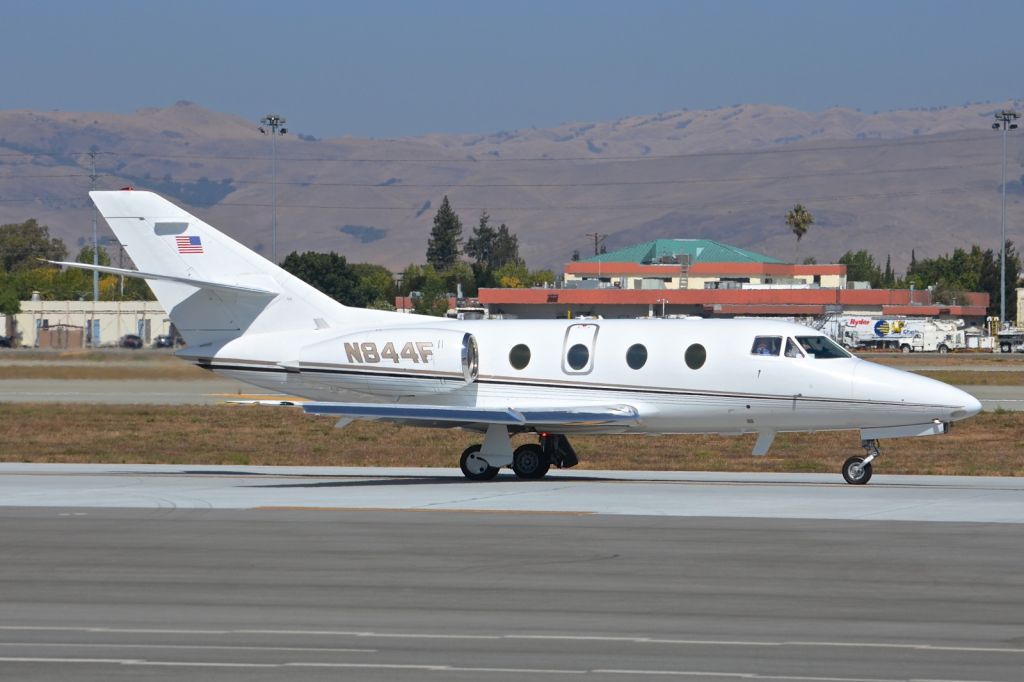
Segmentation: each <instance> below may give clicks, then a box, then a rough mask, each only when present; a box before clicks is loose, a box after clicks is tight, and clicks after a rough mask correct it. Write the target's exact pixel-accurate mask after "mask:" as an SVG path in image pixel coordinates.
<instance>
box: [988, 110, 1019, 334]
mask: <svg viewBox="0 0 1024 682" xmlns="http://www.w3.org/2000/svg"><path fill="white" fill-rule="evenodd" d="M1018 118H1020V114H1018V113H1017V112H1016V111H1014V110H1013V109H1003V110H1002V111H997V112H996V122H995V123H993V124H992V130H1000V129H1002V131H1003V212H1002V219H1001V220H1000V225H1001V228H1002V230H1001V236H1002V239H1001V240H1000V241H999V324H1000V327H1001V326H1002V325H1003V324H1006V133H1007V131H1010V130H1016V129H1017V124H1016V123H1014V121H1015V120H1017V119H1018ZM1013 276H1014V277H1016V276H1017V273H1013ZM1018 322H1019V320H1018Z"/></svg>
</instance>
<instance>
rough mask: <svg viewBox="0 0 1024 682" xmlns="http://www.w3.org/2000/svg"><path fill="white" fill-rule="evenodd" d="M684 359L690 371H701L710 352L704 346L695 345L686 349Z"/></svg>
mask: <svg viewBox="0 0 1024 682" xmlns="http://www.w3.org/2000/svg"><path fill="white" fill-rule="evenodd" d="M683 358H684V359H685V360H686V366H687V367H689V368H690V369H700V368H701V367H703V366H704V363H705V362H706V361H707V359H708V352H707V351H706V350H705V349H704V346H702V345H700V344H699V343H695V344H693V345H691V346H690V347H689V348H687V349H686V354H685V355H684V356H683Z"/></svg>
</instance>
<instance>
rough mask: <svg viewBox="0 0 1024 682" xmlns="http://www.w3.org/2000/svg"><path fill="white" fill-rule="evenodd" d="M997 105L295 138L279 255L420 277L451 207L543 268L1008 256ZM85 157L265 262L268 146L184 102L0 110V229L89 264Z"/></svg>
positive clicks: (284, 164) (233, 121)
mask: <svg viewBox="0 0 1024 682" xmlns="http://www.w3.org/2000/svg"><path fill="white" fill-rule="evenodd" d="M1003 106H1018V107H1019V103H1017V102H1007V103H999V104H974V105H964V106H959V107H949V108H933V109H928V110H915V111H893V112H884V113H874V114H866V113H862V112H858V111H852V110H848V109H830V110H827V111H824V112H821V113H807V112H802V111H796V110H793V109H788V108H785V107H779V106H771V105H737V106H734V107H727V108H722V109H716V110H711V111H676V112H669V113H663V114H658V115H653V116H638V117H631V118H625V119H621V120H618V121H614V122H603V123H602V122H598V123H573V124H566V125H563V126H560V127H558V128H552V129H546V130H534V129H529V130H517V131H510V132H498V133H495V134H492V135H484V136H480V135H426V136H421V137H416V138H402V139H393V140H374V139H357V138H347V137H346V138H339V139H333V140H316V139H313V138H311V137H309V136H304V135H303V136H299V135H295V134H292V133H289V134H288V135H287V136H285V137H283V138H282V139H281V140H280V145H279V148H278V152H279V161H278V181H279V185H278V202H279V232H278V239H279V255H281V257H283V255H284V254H285V253H287V252H289V251H291V250H307V249H314V250H335V251H338V252H341V253H343V254H345V255H346V256H347V257H349V258H350V259H351V260H354V261H371V262H378V263H383V264H385V265H388V266H390V267H392V268H396V269H397V268H401V267H403V266H404V265H406V264H408V263H410V262H418V261H422V260H423V254H424V252H425V249H426V240H427V234H428V232H429V229H430V224H431V219H432V217H433V213H434V211H435V210H436V208H437V206H438V203H439V202H440V199H441V197H442V196H444V195H446V194H447V195H448V196H449V198H450V199H451V201H452V203H453V205H454V207H455V209H456V210H457V211H458V212H459V213H460V215H461V216H462V218H463V223H464V225H465V232H466V233H467V234H468V232H469V229H470V228H471V226H472V225H473V224H475V223H476V221H477V218H478V216H479V213H480V211H481V210H483V209H486V210H487V211H488V212H489V213H490V214H491V217H492V220H493V221H495V222H499V223H500V222H505V223H507V224H508V225H509V226H510V227H511V228H512V230H513V231H515V232H516V233H518V234H519V236H520V242H521V244H522V246H523V254H524V256H525V257H526V259H527V261H528V263H529V264H530V265H531V266H533V267H541V266H549V267H556V268H557V267H560V266H561V264H562V263H564V262H565V261H566V260H568V259H569V257H570V255H571V253H572V251H573V250H574V249H580V251H581V252H582V253H583V255H587V253H588V240H587V238H586V236H585V235H586V234H587V233H592V232H599V233H603V234H608V235H610V236H609V238H608V240H607V245H608V247H609V248H615V247H618V246H622V245H625V244H629V243H632V242H635V241H641V240H645V239H651V238H655V237H708V238H713V239H719V240H721V241H725V242H729V243H732V244H736V245H737V246H742V247H745V248H750V249H754V250H757V251H762V252H764V253H768V254H770V255H773V256H777V257H780V258H785V259H794V258H800V259H802V258H804V257H806V256H813V257H815V258H817V259H818V260H819V261H829V260H834V259H836V258H838V257H839V256H840V255H841V254H842V253H843V252H845V251H846V250H848V249H853V250H856V249H867V250H869V251H871V252H872V253H874V254H875V256H876V257H877V258H878V259H880V260H881V261H884V259H885V257H886V255H887V254H891V256H892V258H893V263H894V265H895V266H897V267H898V268H901V267H904V266H905V265H906V263H907V262H908V261H909V259H910V253H911V250H912V249H916V252H917V254H918V255H919V256H927V255H934V254H938V253H942V252H946V251H949V250H951V249H953V248H955V247H958V246H967V245H970V244H971V243H979V244H983V245H984V246H986V247H991V248H998V242H999V211H1000V194H999V190H1000V170H1001V166H1000V163H1001V136H1000V135H999V134H997V133H995V132H993V131H992V130H991V129H990V126H991V122H992V114H993V112H994V111H995V110H996V109H998V108H1001V107H1003ZM298 123H299V126H298V127H299V129H300V130H301V122H298ZM90 149H94V150H96V151H97V152H98V153H97V155H96V164H97V169H98V172H99V173H100V177H99V178H98V180H97V183H96V186H97V187H98V188H101V189H104V188H118V187H121V186H125V185H133V186H135V187H138V188H147V189H153V190H155V191H158V192H160V193H162V194H164V195H165V196H167V197H168V198H170V199H172V200H174V201H177V202H179V203H182V204H184V205H185V206H186V207H188V208H189V209H190V210H192V211H193V212H195V213H196V214H198V215H200V216H201V217H203V218H204V219H205V220H207V221H209V222H211V223H213V224H214V225H217V226H219V227H221V228H222V229H224V230H225V231H226V232H228V233H229V234H231V235H232V236H234V237H235V238H236V239H239V240H240V241H242V242H243V243H245V244H248V245H250V246H252V247H254V248H257V249H259V250H261V251H262V252H263V253H265V254H267V253H268V252H269V246H268V245H269V243H270V177H271V171H270V141H269V139H268V138H266V137H264V136H262V135H260V134H259V132H258V131H257V130H256V124H255V123H253V122H251V121H248V120H245V119H242V118H239V117H236V116H231V115H227V114H222V113H218V112H213V111H209V110H206V109H203V108H202V107H200V106H197V105H195V104H191V103H188V102H179V103H178V104H175V105H173V106H170V107H167V108H163V109H144V110H140V111H138V112H136V113H134V114H131V115H117V114H108V113H72V112H36V111H0V222H3V223H8V222H20V221H22V220H24V219H26V218H30V217H34V218H37V219H39V220H40V221H42V222H44V223H46V224H48V225H49V226H50V228H51V232H52V233H53V234H54V235H56V236H60V237H62V238H64V239H65V241H67V242H68V244H69V247H70V248H71V249H72V250H75V249H77V246H78V244H80V243H81V240H83V239H85V238H86V237H87V236H88V235H89V234H91V217H92V214H91V211H90V204H89V202H88V199H87V197H86V192H87V191H88V189H89V186H90V183H89V177H88V175H89V169H90V159H89V157H88V155H87V152H88V151H89V150H90ZM1008 159H1009V162H1008V167H1007V176H1008V178H1009V179H1011V180H1012V182H1011V183H1010V185H1009V190H1008V197H1007V198H1008V220H1007V230H1008V235H1009V236H1010V238H1011V239H1014V240H1015V241H1017V242H1018V243H1024V210H1022V200H1024V187H1022V184H1021V180H1020V178H1021V175H1022V174H1024V141H1022V140H1021V136H1020V135H1019V134H1016V133H1015V134H1012V135H1011V139H1010V146H1009V154H1008ZM796 202H801V203H804V204H806V205H807V206H808V208H809V209H810V210H811V212H812V213H813V214H814V216H815V218H816V221H817V222H816V225H815V226H813V227H812V228H811V230H810V232H809V233H808V235H807V236H806V237H805V238H804V240H803V242H802V243H801V244H800V250H799V253H798V252H797V250H796V242H795V239H794V238H793V236H792V235H791V234H790V233H789V232H788V230H787V228H786V226H785V224H784V222H783V215H784V214H785V212H786V210H787V209H788V208H789V207H790V206H792V204H794V203H796ZM590 248H592V247H590Z"/></svg>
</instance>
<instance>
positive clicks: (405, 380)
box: [298, 327, 480, 397]
mask: <svg viewBox="0 0 1024 682" xmlns="http://www.w3.org/2000/svg"><path fill="white" fill-rule="evenodd" d="M479 369H480V357H479V353H478V351H477V345H476V339H475V338H473V335H472V334H468V333H466V332H462V331H458V330H455V329H429V328H423V327H392V328H387V329H372V330H367V331H362V332H355V333H353V334H346V335H344V336H338V337H335V338H333V339H329V340H327V341H321V342H319V343H315V344H312V345H310V346H306V347H305V348H303V349H302V350H301V351H300V353H299V362H298V370H299V372H301V373H302V374H304V375H305V374H308V375H309V377H310V378H315V379H316V380H318V381H319V382H321V383H323V384H325V385H329V386H335V387H338V388H341V389H344V390H347V391H356V392H359V393H366V394H369V395H377V396H396V397H397V396H408V395H423V394H430V393H447V392H449V391H454V390H456V389H458V388H462V387H463V386H467V385H469V384H471V383H473V382H474V381H476V378H477V375H478V373H479Z"/></svg>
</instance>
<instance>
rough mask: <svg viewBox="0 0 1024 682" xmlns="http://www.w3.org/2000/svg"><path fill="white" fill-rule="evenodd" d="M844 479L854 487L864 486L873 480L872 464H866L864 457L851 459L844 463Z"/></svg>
mask: <svg viewBox="0 0 1024 682" xmlns="http://www.w3.org/2000/svg"><path fill="white" fill-rule="evenodd" d="M843 478H845V479H846V482H847V483H851V484H853V485H864V484H865V483H867V482H868V481H870V480H871V462H868V463H867V464H865V463H864V458H863V457H850V458H849V459H848V460H846V461H845V462H843Z"/></svg>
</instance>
